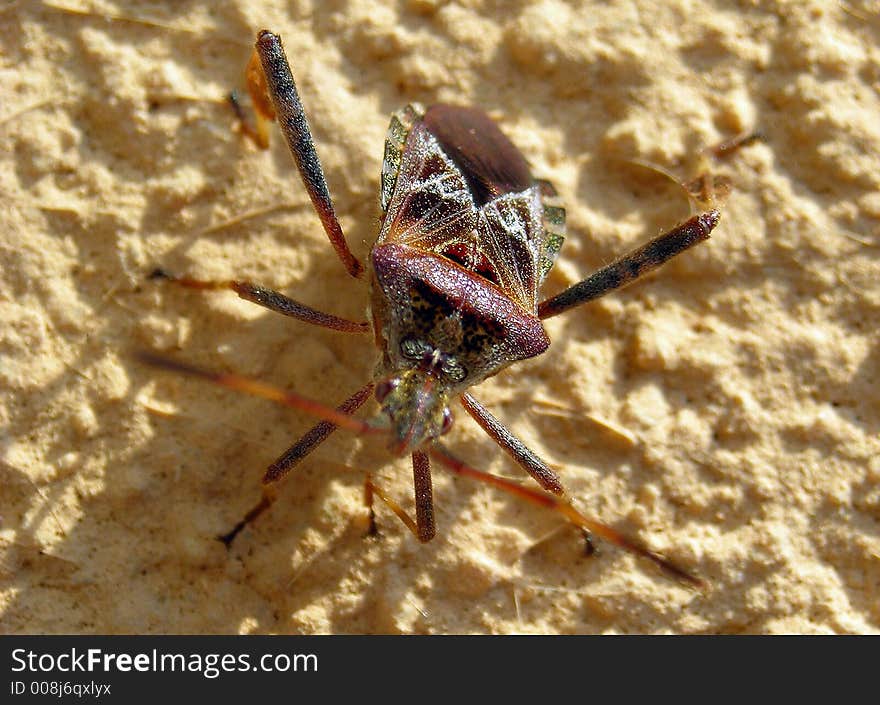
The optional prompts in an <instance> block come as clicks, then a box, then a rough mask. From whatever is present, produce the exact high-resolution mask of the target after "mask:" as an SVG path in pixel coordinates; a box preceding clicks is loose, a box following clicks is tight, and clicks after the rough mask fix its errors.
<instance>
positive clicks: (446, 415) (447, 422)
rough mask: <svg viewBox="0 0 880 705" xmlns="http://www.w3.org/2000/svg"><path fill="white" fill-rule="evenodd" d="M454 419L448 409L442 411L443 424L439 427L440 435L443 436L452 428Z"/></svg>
mask: <svg viewBox="0 0 880 705" xmlns="http://www.w3.org/2000/svg"><path fill="white" fill-rule="evenodd" d="M453 421H454V418H453V416H452V412H451V411H450V410H449V408H448V407H447V408H445V409H443V423H442V424H441V425H440V435H441V436H445V435H446V434H447V433H449V431H450V429H451V428H452V423H453Z"/></svg>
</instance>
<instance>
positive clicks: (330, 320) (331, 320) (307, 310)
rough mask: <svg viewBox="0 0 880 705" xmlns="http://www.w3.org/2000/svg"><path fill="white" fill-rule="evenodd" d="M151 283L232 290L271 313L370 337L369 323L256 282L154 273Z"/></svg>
mask: <svg viewBox="0 0 880 705" xmlns="http://www.w3.org/2000/svg"><path fill="white" fill-rule="evenodd" d="M150 279H162V280H164V281H168V282H172V283H174V284H177V285H178V286H182V287H184V288H186V289H199V290H201V291H220V290H222V289H229V290H230V291H234V292H235V293H236V294H238V295H239V296H240V297H241V298H243V299H245V300H246V301H251V302H253V303H255V304H258V305H259V306H263V307H264V308H268V309H269V310H270V311H275V312H276V313H281V314H283V315H285V316H290V317H291V318H296V319H297V320H300V321H303V322H305V323H311V324H312V325H315V326H322V327H324V328H331V329H333V330H337V331H341V332H343V333H366V332H367V331H368V330H369V324H368V323H366V322H365V321H350V320H348V319H347V318H340V317H339V316H334V315H333V314H331V313H324V312H323V311H318V310H317V309H314V308H312V307H311V306H306V305H305V304H303V303H300V302H299V301H295V300H294V299H291V298H290V297H288V296H285V295H284V294H280V293H278V292H277V291H273V290H272V289H267V288H265V287H262V286H259V285H258V284H254V283H252V282H246V281H237V280H227V281H205V280H202V279H192V278H190V277H178V276H175V275H173V274H171V273H169V272H167V271H166V270H164V269H158V268H157V269H154V270H153V271H152V272H151V273H150Z"/></svg>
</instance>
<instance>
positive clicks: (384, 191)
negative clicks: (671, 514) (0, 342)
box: [141, 30, 720, 585]
mask: <svg viewBox="0 0 880 705" xmlns="http://www.w3.org/2000/svg"><path fill="white" fill-rule="evenodd" d="M247 76H248V87H249V90H250V92H251V94H252V98H253V103H254V107H255V109H256V112H257V116H258V123H257V129H256V131H255V132H254V133H253V134H254V135H255V137H256V139H257V140H258V142H260V143H261V144H263V145H265V144H266V143H267V132H266V124H268V122H269V121H270V120H272V119H277V121H278V123H279V125H280V128H281V131H282V133H283V134H284V137H285V139H286V141H287V144H288V146H289V148H290V151H291V153H292V155H293V158H294V161H295V162H296V165H297V168H298V170H299V173H300V176H301V177H302V181H303V184H304V185H305V187H306V190H307V192H308V194H309V196H310V198H311V201H312V203H313V205H314V207H315V210H316V211H317V214H318V216H319V218H320V220H321V223H322V225H323V226H324V229H325V231H326V232H327V235H328V237H329V239H330V242H331V244H332V246H333V248H334V250H335V251H336V253H337V255H338V256H339V259H340V260H341V261H342V263H343V265H344V266H345V268H346V270H347V271H348V273H349V274H351V275H352V276H353V277H359V276H363V275H364V274H365V273H366V274H367V276H369V278H370V284H371V299H370V309H369V311H370V312H369V320H368V321H363V322H361V321H351V320H347V319H343V318H339V317H337V316H334V315H332V314H330V313H325V312H322V311H319V310H316V309H313V308H311V307H309V306H306V305H305V304H302V303H300V302H298V301H295V300H293V299H291V298H288V297H287V296H284V295H282V294H280V293H277V292H275V291H271V290H269V289H266V288H263V287H261V286H258V285H256V284H253V283H250V282H245V281H202V280H197V279H192V278H188V277H177V276H174V275H172V274H169V273H168V272H166V271H164V270H156V271H155V272H154V273H153V277H154V278H162V279H165V280H168V281H169V282H174V283H176V284H177V285H180V286H183V287H187V288H191V289H203V290H223V289H228V290H232V291H234V292H236V293H237V294H238V295H239V296H240V297H242V298H244V299H246V300H249V301H252V302H254V303H257V304H259V305H261V306H264V307H266V308H268V309H271V310H273V311H277V312H278V313H282V314H284V315H286V316H290V317H293V318H296V319H298V320H300V321H302V322H305V323H309V324H312V325H317V326H324V327H327V328H331V329H334V330H336V331H339V332H340V333H345V334H365V333H369V334H372V336H373V339H374V341H375V344H376V346H377V348H378V350H379V360H378V363H377V366H376V369H375V374H374V378H373V380H372V381H370V382H368V383H367V384H365V385H364V386H363V387H362V388H361V389H359V390H358V391H356V392H355V393H354V394H352V395H351V396H350V397H349V398H348V399H346V400H345V401H344V402H343V403H342V404H341V405H340V406H338V407H336V408H333V407H329V406H326V405H324V404H320V403H318V402H316V401H313V400H310V399H306V398H303V397H301V396H299V395H297V394H295V393H292V392H287V391H283V390H281V389H278V388H275V387H272V386H270V385H267V384H264V383H262V382H259V381H256V380H253V379H250V378H246V377H243V376H240V375H236V374H226V373H214V372H208V371H205V370H202V369H200V368H196V367H193V366H191V365H188V364H186V363H182V362H178V361H175V360H170V359H168V358H165V357H162V356H157V355H154V354H151V353H145V354H143V355H142V356H141V357H142V359H143V360H144V361H145V362H147V363H150V364H152V365H155V366H159V367H162V368H165V369H168V370H174V371H177V372H182V373H185V374H189V375H194V376H197V377H201V378H203V379H206V380H209V381H211V382H213V383H215V384H219V385H222V386H225V387H228V388H232V389H236V390H239V391H244V392H247V393H250V394H254V395H257V396H261V397H265V398H268V399H271V400H274V401H276V402H279V403H282V404H285V405H288V406H290V407H294V408H297V409H300V410H302V411H305V412H308V413H310V414H312V415H314V416H316V417H318V418H319V419H320V422H319V423H317V424H316V425H315V426H314V427H313V428H312V429H311V430H309V431H308V432H307V433H306V434H305V435H304V436H303V437H302V438H301V439H299V440H298V441H297V442H296V443H295V444H294V445H293V446H291V447H290V448H289V449H288V450H287V451H285V452H284V453H283V454H282V455H281V456H280V457H279V458H278V459H277V460H276V461H275V462H274V463H272V464H271V465H270V466H269V468H268V470H267V471H266V473H265V476H264V477H263V486H264V493H263V496H262V498H261V500H260V502H259V503H258V504H256V505H255V506H254V507H253V509H251V510H250V511H249V512H248V513H247V515H246V516H245V517H244V518H243V519H242V520H241V521H240V522H239V523H238V524H237V525H236V526H235V527H234V528H233V529H232V530H231V531H230V532H229V533H228V534H226V535H224V536H222V537H220V538H221V539H222V540H223V541H224V542H225V543H226V544H227V545H229V544H230V543H231V542H232V540H233V539H234V538H235V536H236V535H237V534H238V533H239V532H240V531H241V530H242V528H244V527H245V526H246V525H248V524H249V523H251V522H253V521H254V520H255V519H256V518H257V517H258V516H260V515H261V514H262V513H263V512H264V511H266V509H268V508H269V506H271V504H272V500H273V497H274V490H273V486H274V485H275V484H276V483H277V482H278V481H279V480H280V479H282V478H283V477H284V476H285V475H287V474H288V473H289V472H290V471H291V470H292V469H293V468H294V467H295V466H296V465H297V464H298V463H299V462H300V461H302V460H303V458H305V457H306V456H307V455H308V454H309V453H310V452H311V451H313V450H314V449H315V448H316V447H317V446H318V445H319V444H320V443H322V442H323V441H324V440H325V439H326V438H327V437H328V436H329V435H330V433H332V432H333V431H335V430H336V429H337V428H340V427H343V428H346V429H348V430H350V431H353V432H355V433H359V434H383V435H385V436H386V437H387V442H388V447H389V449H390V451H391V453H392V454H394V455H395V456H404V455H410V456H411V458H412V468H413V483H414V491H415V509H416V511H415V519H412V518H411V517H410V516H409V515H408V514H407V512H406V511H405V510H404V509H403V508H402V507H401V506H400V505H398V504H397V503H396V502H395V501H394V500H393V499H391V498H390V497H388V496H387V495H385V494H384V492H382V490H381V489H380V488H379V487H378V486H377V485H375V484H374V483H373V482H372V479H371V478H370V476H369V475H368V476H367V479H366V482H365V501H366V503H367V505H368V506H369V511H370V522H371V524H370V525H371V529H372V530H375V526H376V525H375V513H374V511H373V498H374V496H379V498H380V499H381V500H382V501H383V502H385V503H386V504H387V505H388V506H389V507H390V508H391V509H392V511H394V513H395V514H397V515H398V516H399V517H400V518H401V519H402V520H403V522H404V523H405V524H406V525H407V526H408V527H409V528H410V530H411V531H412V532H413V534H415V536H416V537H417V538H418V539H419V540H420V541H423V542H427V541H430V540H431V539H432V538H433V537H434V535H435V533H436V524H435V518H434V503H433V493H432V482H431V463H432V461H434V462H436V463H439V464H440V465H442V466H444V467H445V468H446V469H448V470H450V471H452V472H453V473H456V474H458V475H463V476H468V477H471V478H474V479H476V480H479V481H482V482H484V483H487V484H490V485H493V486H495V487H497V488H499V489H502V490H504V491H506V492H509V493H511V494H514V495H516V496H518V497H521V498H523V499H525V500H528V501H530V502H532V503H535V504H538V505H542V506H546V507H548V508H550V509H552V510H554V511H556V512H558V513H560V514H561V515H563V516H564V517H565V518H566V519H567V520H568V521H570V522H571V523H573V524H575V525H576V526H578V527H580V528H582V529H583V530H585V531H586V532H589V533H590V534H595V535H597V536H599V537H602V538H604V539H606V540H608V541H610V542H612V543H614V544H616V545H618V546H621V547H623V548H625V549H627V550H630V551H633V552H635V553H636V554H638V555H640V556H642V557H645V558H647V559H649V560H651V561H653V562H654V563H655V564H657V565H659V566H660V567H661V568H662V569H663V570H665V571H666V572H667V573H669V574H671V575H672V576H674V577H676V578H678V579H680V580H682V581H684V582H686V583H690V584H692V585H700V584H701V581H700V580H699V578H697V577H696V576H694V575H693V574H692V573H691V572H689V571H687V570H685V569H683V568H681V567H679V566H678V565H676V564H675V563H673V562H672V561H670V560H668V559H667V558H665V557H663V556H662V555H660V554H659V553H657V552H655V551H653V550H651V549H650V548H648V547H647V546H645V545H643V544H642V543H641V542H639V541H637V540H635V539H632V538H629V537H627V536H625V535H623V534H622V533H620V532H618V531H617V530H615V529H613V528H612V527H610V526H607V525H605V524H602V523H600V522H598V521H594V520H592V519H589V518H587V517H585V516H584V515H583V514H581V513H580V512H579V511H578V510H577V509H575V507H574V505H573V504H572V502H571V500H570V499H569V498H568V496H567V495H566V494H565V491H564V488H563V485H562V482H561V480H560V478H559V477H558V476H557V474H556V473H555V472H554V471H553V470H552V469H551V468H550V467H549V466H548V465H547V464H546V463H545V462H544V461H543V460H541V459H540V458H539V457H538V456H537V455H536V454H535V453H534V452H532V451H531V450H530V449H529V448H527V447H526V446H525V444H524V443H523V442H522V441H521V440H520V439H519V438H517V437H516V436H515V435H514V434H513V433H512V432H511V431H510V430H509V429H507V428H506V427H505V426H504V425H503V424H502V423H501V422H500V421H499V420H498V419H496V418H495V417H494V416H493V415H492V414H491V413H490V412H489V411H488V410H487V409H486V408H484V407H483V406H482V405H481V404H480V403H479V402H478V401H477V400H476V399H475V398H474V397H473V396H472V395H471V393H470V392H469V391H468V390H469V389H470V388H471V387H473V386H474V385H477V384H479V383H480V382H482V381H483V380H485V379H487V378H489V377H491V376H493V375H495V374H497V373H498V372H500V371H501V370H503V369H505V368H506V367H508V366H509V365H511V364H513V363H514V362H517V361H519V360H524V359H527V358H531V357H534V356H536V355H540V354H541V353H543V352H544V351H545V350H546V349H547V347H548V346H549V344H550V341H549V338H548V337H547V334H546V332H545V330H544V327H543V325H542V320H543V319H545V318H549V317H551V316H556V315H558V314H561V313H563V312H565V311H567V310H569V309H571V308H573V307H575V306H579V305H581V304H584V303H586V302H588V301H592V300H594V299H597V298H599V297H601V296H604V295H605V294H607V293H609V292H611V291H614V290H616V289H619V288H620V287H623V286H625V285H626V284H629V283H631V282H633V281H634V280H636V279H637V278H639V277H640V276H642V275H643V274H645V273H646V272H648V271H650V270H652V269H654V268H656V267H658V266H660V265H662V264H663V263H664V262H666V261H668V260H669V259H671V258H672V257H674V256H675V255H678V254H679V253H681V252H683V251H685V250H686V249H688V248H690V247H692V246H693V245H696V244H697V243H699V242H702V241H704V240H706V239H707V238H708V237H709V234H710V232H711V231H712V229H713V228H714V227H715V226H716V224H717V223H718V220H719V217H720V215H719V212H718V211H717V210H714V209H709V210H707V211H706V212H704V213H701V214H699V215H696V216H694V217H692V218H690V219H689V220H687V221H686V222H684V223H682V224H680V225H678V226H677V227H675V228H673V229H671V230H669V231H668V232H666V233H664V234H662V235H660V236H659V237H656V238H654V239H653V240H651V241H650V242H648V243H647V244H645V245H643V246H642V247H639V248H638V249H635V250H633V251H631V252H629V253H627V254H626V255H624V256H623V257H621V258H620V259H618V260H617V261H615V262H613V263H611V264H609V265H607V266H605V267H603V268H602V269H600V270H599V271H597V272H595V273H594V274H592V275H590V276H589V277H587V278H586V279H584V280H583V281H581V282H579V283H577V284H575V285H573V286H571V287H569V288H568V289H566V290H564V291H563V292H561V293H560V294H557V295H555V296H552V297H550V298H544V299H542V298H541V294H540V290H541V286H542V284H543V282H544V280H545V279H546V277H547V274H548V272H549V271H550V269H551V268H552V267H553V264H554V262H555V260H556V258H557V256H558V254H559V251H560V248H561V246H562V243H563V240H564V238H565V210H564V208H563V207H562V205H561V204H560V202H559V198H558V196H557V194H556V191H555V190H554V188H553V186H552V185H551V184H550V183H549V182H547V181H542V180H538V179H536V178H534V177H533V176H532V174H531V172H530V170H529V167H528V164H527V163H526V160H525V158H524V157H523V155H522V154H521V153H520V152H519V151H518V150H517V148H516V147H515V146H514V145H513V143H512V142H511V141H510V140H509V139H508V138H507V137H506V136H505V135H504V133H503V132H502V131H501V130H500V129H499V127H498V126H497V125H496V124H495V123H494V122H493V121H492V120H491V119H490V118H489V117H488V116H487V115H486V114H485V113H484V112H483V111H481V110H479V109H477V108H471V107H460V106H454V105H434V106H431V107H428V108H427V109H426V108H423V107H422V106H420V105H417V104H411V105H408V106H407V107H406V108H404V109H403V110H401V111H399V112H397V113H395V114H394V115H393V116H392V118H391V124H390V127H389V129H388V133H387V137H386V140H385V153H384V160H383V165H382V174H381V185H380V194H379V196H380V206H381V214H382V216H381V225H380V229H379V233H378V236H377V238H376V241H375V243H374V245H373V247H372V249H371V251H370V255H369V263H368V266H367V268H366V269H365V268H364V267H363V265H362V264H361V263H360V262H359V261H358V260H357V259H356V258H355V256H354V255H353V254H352V252H351V250H350V249H349V247H348V245H347V243H346V240H345V237H344V235H343V232H342V228H341V227H340V224H339V222H338V220H337V218H336V215H335V213H334V208H333V202H332V200H331V198H330V193H329V190H328V187H327V183H326V180H325V178H324V173H323V170H322V168H321V164H320V161H319V159H318V154H317V151H316V149H315V145H314V143H313V141H312V137H311V132H310V129H309V125H308V122H307V120H306V116H305V112H304V110H303V106H302V104H301V102H300V98H299V95H298V93H297V89H296V85H295V83H294V79H293V75H292V72H291V69H290V66H289V64H288V61H287V58H286V56H285V53H284V50H283V47H282V44H281V40H280V38H279V37H278V36H277V35H275V34H273V33H271V32H269V31H266V30H263V31H261V32H260V33H259V34H258V36H257V40H256V46H255V50H254V54H253V57H252V59H251V62H250V63H249V65H248V71H247ZM371 396H374V397H375V399H376V401H377V402H378V404H379V407H380V413H379V414H378V416H377V417H376V418H374V419H372V420H369V421H365V420H362V419H359V418H357V417H355V416H354V413H355V412H356V411H357V410H358V409H359V408H360V407H361V406H362V405H363V404H364V403H365V402H366V401H367V400H368V399H369V398H370V397H371ZM456 400H458V401H459V402H460V404H461V406H462V407H463V408H464V410H465V411H466V412H467V413H468V414H469V415H470V416H472V417H473V418H474V420H475V421H476V422H477V423H478V424H479V425H480V426H481V427H482V428H483V430H485V432H486V433H487V434H488V435H489V437H490V438H492V440H493V441H495V442H496V443H497V444H498V445H499V446H500V447H501V448H502V449H503V450H504V451H505V452H506V453H507V454H509V455H510V456H511V457H512V458H513V460H514V461H516V463H517V464H519V465H520V466H521V467H522V468H523V469H524V470H525V471H526V472H527V473H528V474H529V475H530V476H531V477H532V478H533V479H534V481H535V482H536V483H537V485H538V486H539V488H540V489H538V488H535V487H530V486H527V485H522V484H520V483H517V482H514V481H512V480H508V479H505V478H501V477H497V476H494V475H490V474H488V473H484V472H482V471H479V470H477V469H475V468H473V467H471V466H469V465H467V464H465V463H464V462H462V461H460V460H458V459H457V458H456V457H455V456H453V455H452V454H451V453H449V451H447V450H446V449H445V447H444V446H443V444H442V443H441V442H440V441H439V439H440V437H441V436H443V435H444V434H446V433H447V432H448V431H449V429H450V427H451V425H452V419H453V414H452V410H451V405H452V404H453V402H454V401H456Z"/></svg>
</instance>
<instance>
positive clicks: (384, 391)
mask: <svg viewBox="0 0 880 705" xmlns="http://www.w3.org/2000/svg"><path fill="white" fill-rule="evenodd" d="M399 384H400V380H399V379H397V378H391V379H386V380H383V381H381V382H379V384H377V385H376V391H375V392H374V394H375V395H376V401H377V402H379V403H380V404H381V403H382V402H383V401H385V398H386V397H387V396H388V395H389V394H391V392H393V391H394V390H395V389H396V388H397V386H398V385H399Z"/></svg>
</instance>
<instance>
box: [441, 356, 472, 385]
mask: <svg viewBox="0 0 880 705" xmlns="http://www.w3.org/2000/svg"><path fill="white" fill-rule="evenodd" d="M442 370H443V374H445V375H446V376H447V377H449V379H451V380H452V381H453V382H461V381H462V380H463V379H464V378H465V377H467V370H465V369H464V367H462V366H461V364H460V363H459V362H458V360H456V359H455V358H454V357H447V358H446V360H445V361H444V362H443V367H442Z"/></svg>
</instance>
